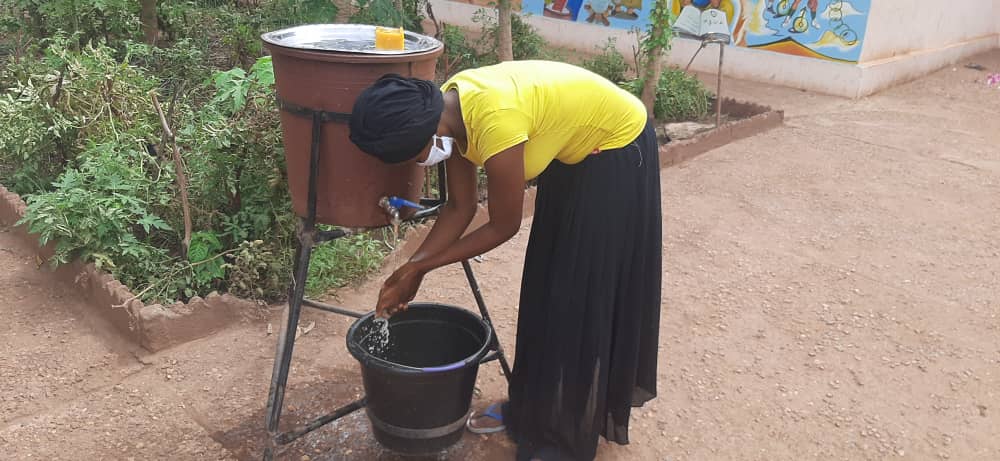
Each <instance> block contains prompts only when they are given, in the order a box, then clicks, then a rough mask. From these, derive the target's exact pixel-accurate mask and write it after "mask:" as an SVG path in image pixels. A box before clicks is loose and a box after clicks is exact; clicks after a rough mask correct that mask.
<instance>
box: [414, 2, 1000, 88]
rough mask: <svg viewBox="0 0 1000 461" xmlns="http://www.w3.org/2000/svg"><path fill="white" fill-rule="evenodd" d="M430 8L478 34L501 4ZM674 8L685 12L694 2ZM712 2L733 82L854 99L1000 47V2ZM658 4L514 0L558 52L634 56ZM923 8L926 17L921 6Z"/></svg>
mask: <svg viewBox="0 0 1000 461" xmlns="http://www.w3.org/2000/svg"><path fill="white" fill-rule="evenodd" d="M430 1H431V3H432V4H433V7H434V12H435V14H436V16H437V17H438V19H440V20H443V21H445V22H448V23H451V24H455V25H459V26H464V27H471V28H478V27H479V25H478V24H476V23H474V22H473V21H472V16H473V14H474V13H475V12H476V11H477V10H478V9H480V8H490V7H491V6H490V5H491V4H492V3H493V0H460V1H453V0H430ZM557 1H558V2H559V3H556V2H557ZM673 1H674V4H673V5H672V8H673V9H674V11H675V12H679V11H680V8H681V5H682V4H683V2H684V1H685V0H673ZM711 1H712V2H718V4H719V6H720V7H721V9H722V10H723V11H724V12H726V14H727V16H729V17H731V18H733V20H732V21H730V23H729V24H730V30H731V32H732V35H733V42H734V43H733V45H731V46H727V47H726V49H725V59H724V63H723V66H722V69H723V74H724V75H726V76H729V77H735V78H741V79H747V80H754V81H761V82H768V83H774V84H778V85H783V86H789V87H793V88H801V89H805V90H810V91H817V92H822V93H827V94H833V95H839V96H845V97H851V98H856V97H861V96H865V95H868V94H871V93H874V92H877V91H880V90H882V89H885V88H887V87H889V86H892V85H894V84H898V83H901V82H904V81H907V80H911V79H914V78H918V77H920V76H921V75H926V74H927V73H929V72H932V71H934V70H936V69H939V68H941V67H944V66H947V65H950V64H953V63H954V62H956V61H958V60H960V59H963V58H965V57H967V56H970V55H972V54H976V53H980V52H983V51H987V50H989V49H992V48H996V47H997V46H1000V0H949V1H948V2H943V1H938V2H932V1H931V0H921V1H920V2H912V1H903V0H774V2H773V5H774V6H773V8H772V9H773V10H774V11H771V10H770V9H768V8H767V7H768V6H769V5H768V1H769V0H711ZM653 2H654V0H565V1H564V2H562V1H560V0H514V7H515V10H516V11H519V12H521V13H522V14H524V15H525V16H524V17H525V18H526V20H527V22H529V23H530V24H532V25H533V26H535V27H536V28H538V30H539V31H540V33H541V34H542V35H543V36H544V37H545V39H546V40H547V41H548V42H549V43H550V44H552V45H554V46H559V47H563V48H575V49H578V50H587V51H593V50H595V48H597V47H599V46H602V45H603V44H604V43H605V42H606V41H607V39H608V38H609V37H612V38H615V39H616V40H617V42H616V43H617V47H618V50H619V51H621V52H622V53H623V54H625V56H632V51H633V47H635V46H636V38H635V36H634V35H633V34H630V33H629V29H630V28H635V27H639V28H644V27H645V26H646V25H647V24H648V15H649V12H648V10H649V9H650V7H651V5H652V3H653ZM917 3H919V5H920V8H914V7H913V6H912V5H914V4H917ZM560 7H561V9H560ZM814 8H815V11H816V15H815V17H814V16H813V14H812V13H813V9H814ZM555 10H559V11H560V12H561V14H555V13H554V11H555ZM595 11H600V12H605V14H594V12H595ZM967 19H968V20H967ZM786 21H787V22H788V24H786ZM699 45H700V42H698V41H697V40H691V39H685V38H676V39H675V40H674V42H673V49H672V50H671V51H670V53H669V56H668V62H669V64H671V65H674V66H679V67H684V66H686V65H687V64H688V62H689V61H690V60H691V58H692V56H694V55H695V53H696V52H697V51H698V49H699ZM718 68H719V49H718V46H716V45H711V46H709V47H707V48H705V49H703V50H701V52H700V53H698V55H697V58H696V59H694V61H693V62H692V64H691V70H693V71H697V72H707V73H715V72H717V70H718Z"/></svg>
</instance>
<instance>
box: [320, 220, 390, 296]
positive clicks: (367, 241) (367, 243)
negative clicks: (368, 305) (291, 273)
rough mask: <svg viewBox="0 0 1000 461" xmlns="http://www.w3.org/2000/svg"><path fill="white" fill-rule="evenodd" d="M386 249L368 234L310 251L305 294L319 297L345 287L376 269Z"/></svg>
mask: <svg viewBox="0 0 1000 461" xmlns="http://www.w3.org/2000/svg"><path fill="white" fill-rule="evenodd" d="M387 250H388V248H387V247H386V246H385V244H384V243H382V242H381V241H379V240H376V239H374V238H372V236H371V235H369V234H355V235H351V236H347V237H342V238H339V239H337V240H334V241H332V242H329V243H326V244H324V245H322V246H319V247H317V248H316V249H314V250H313V254H312V261H311V262H310V264H309V279H308V280H307V282H306V291H307V292H308V293H309V294H311V295H318V294H322V293H323V292H325V291H327V290H329V289H331V288H338V287H342V286H344V285H346V284H347V283H349V282H350V281H352V280H357V279H359V278H361V277H362V276H364V275H367V274H369V273H371V272H373V271H375V270H377V269H378V268H379V266H380V265H381V264H382V258H383V257H384V256H385V255H386V253H387V252H388V251H387Z"/></svg>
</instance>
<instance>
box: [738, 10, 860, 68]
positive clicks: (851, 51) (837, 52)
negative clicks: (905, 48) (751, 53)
mask: <svg viewBox="0 0 1000 461" xmlns="http://www.w3.org/2000/svg"><path fill="white" fill-rule="evenodd" d="M743 2H744V6H745V7H746V8H745V11H747V14H744V16H743V18H742V19H743V29H744V30H741V31H740V32H741V33H740V34H738V35H737V34H734V35H733V37H734V39H736V41H735V43H736V44H737V45H741V46H746V47H749V48H762V49H766V50H771V51H777V52H780V53H788V54H794V55H798V56H806V57H815V58H821V59H829V60H833V61H845V62H858V59H859V58H860V57H861V43H862V41H863V40H864V35H865V27H866V26H867V24H868V11H869V8H870V6H871V0H805V1H803V0H743Z"/></svg>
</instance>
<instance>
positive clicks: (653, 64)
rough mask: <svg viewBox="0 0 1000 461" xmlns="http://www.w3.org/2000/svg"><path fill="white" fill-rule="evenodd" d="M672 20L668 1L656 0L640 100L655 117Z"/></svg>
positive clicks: (670, 38)
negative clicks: (655, 106)
mask: <svg viewBox="0 0 1000 461" xmlns="http://www.w3.org/2000/svg"><path fill="white" fill-rule="evenodd" d="M671 26H672V19H671V14H670V8H669V5H668V2H667V0H656V5H655V6H654V8H653V11H652V12H651V13H650V20H649V29H648V30H649V35H648V36H647V37H646V40H647V46H644V47H643V48H644V51H645V52H646V63H645V64H646V68H645V69H643V72H642V95H641V96H640V98H639V99H641V100H642V104H643V105H644V106H646V113H647V114H649V116H650V117H655V116H656V115H655V114H654V112H653V107H654V105H655V104H656V87H657V86H658V84H659V83H660V74H661V73H663V52H664V51H666V50H667V49H669V47H670V42H671V40H672V39H673V36H672V34H671V32H672V31H671V29H670V27H671Z"/></svg>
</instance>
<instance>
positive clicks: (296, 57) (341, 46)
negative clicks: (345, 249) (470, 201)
mask: <svg viewBox="0 0 1000 461" xmlns="http://www.w3.org/2000/svg"><path fill="white" fill-rule="evenodd" d="M374 30H375V29H374V27H372V26H362V25H355V24H322V25H309V26H300V27H294V28H291V29H284V30H281V31H276V32H270V33H267V34H264V35H263V36H262V38H263V40H264V44H265V46H266V47H267V49H268V51H270V53H271V56H272V61H273V64H274V77H275V86H276V87H277V93H278V97H279V99H281V100H283V101H284V102H287V103H291V104H293V105H295V106H300V107H304V108H308V109H312V110H322V111H327V112H337V113H344V114H347V113H350V112H351V109H352V107H353V105H354V100H355V99H356V98H357V96H358V94H360V93H361V91H362V90H364V89H365V88H367V87H368V86H369V85H371V84H372V83H373V82H375V80H377V79H378V78H379V77H381V76H382V75H385V74H388V73H396V74H400V75H404V76H410V77H418V78H424V79H427V80H433V79H434V72H435V66H436V64H437V58H438V56H440V55H441V52H442V51H443V50H444V48H443V46H442V45H441V43H440V42H438V41H437V40H434V39H433V38H430V37H426V36H423V35H418V34H414V33H411V32H406V49H405V50H404V52H380V51H377V50H374V49H373V48H374V39H375V37H374ZM281 129H282V135H283V143H284V146H285V160H286V163H287V165H288V186H289V189H290V191H291V195H292V207H293V209H294V211H295V214H297V215H299V216H303V217H304V216H306V215H307V205H308V203H307V202H308V192H309V190H308V186H309V154H310V147H311V140H312V120H311V119H310V118H308V117H306V116H302V115H297V114H295V113H293V112H292V111H289V110H286V109H282V110H281ZM348 133H349V130H348V126H347V123H343V122H337V121H330V122H326V123H324V124H323V128H322V139H321V142H320V165H319V176H318V181H317V203H316V214H317V222H320V223H325V224H333V225H338V226H344V227H377V226H382V225H386V224H388V223H389V216H388V215H387V214H386V212H385V211H384V210H383V209H382V208H380V207H379V206H378V201H379V199H380V198H382V197H385V196H396V197H402V198H405V199H408V200H410V201H417V200H419V198H420V192H421V188H422V186H423V178H424V175H423V168H422V167H420V166H418V165H416V164H415V163H412V162H411V163H407V164H404V165H388V164H385V163H382V162H381V161H379V160H378V159H376V158H375V157H372V156H370V155H368V154H365V153H364V152H361V151H360V150H359V149H358V148H357V147H356V146H355V145H354V143H352V142H351V141H350V139H348ZM414 211H415V210H412V209H406V210H400V213H401V216H402V217H406V216H409V215H410V214H412V213H413V212H414Z"/></svg>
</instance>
